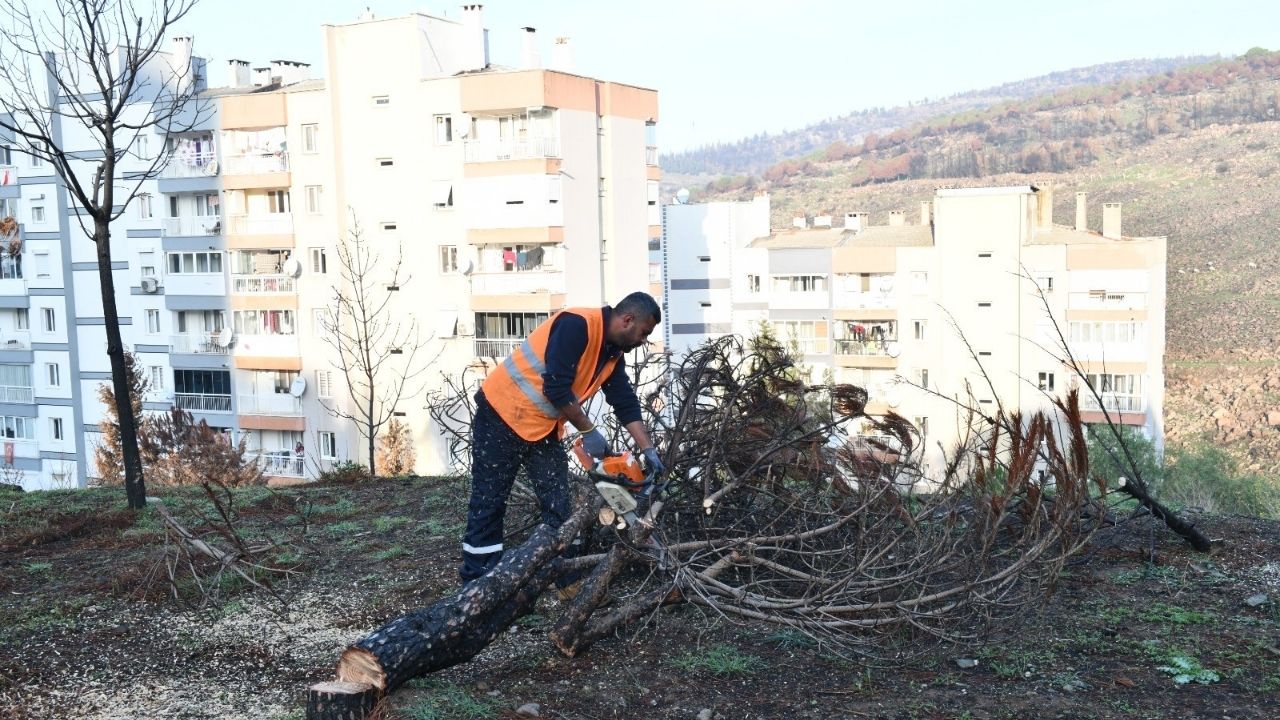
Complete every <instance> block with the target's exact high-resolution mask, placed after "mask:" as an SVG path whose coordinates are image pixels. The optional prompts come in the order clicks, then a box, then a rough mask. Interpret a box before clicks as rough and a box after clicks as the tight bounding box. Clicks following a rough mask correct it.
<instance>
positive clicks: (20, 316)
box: [13, 308, 31, 330]
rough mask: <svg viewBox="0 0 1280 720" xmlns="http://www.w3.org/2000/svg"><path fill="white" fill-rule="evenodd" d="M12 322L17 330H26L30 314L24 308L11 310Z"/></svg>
mask: <svg viewBox="0 0 1280 720" xmlns="http://www.w3.org/2000/svg"><path fill="white" fill-rule="evenodd" d="M13 324H14V327H15V328H17V329H18V330H27V329H29V328H30V327H31V314H30V313H29V312H28V311H27V309H26V308H18V309H17V310H14V311H13Z"/></svg>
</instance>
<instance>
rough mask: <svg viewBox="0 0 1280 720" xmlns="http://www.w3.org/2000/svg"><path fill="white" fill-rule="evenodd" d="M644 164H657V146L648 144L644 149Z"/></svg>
mask: <svg viewBox="0 0 1280 720" xmlns="http://www.w3.org/2000/svg"><path fill="white" fill-rule="evenodd" d="M644 164H645V165H657V164H658V148H656V147H654V146H652V145H650V146H648V147H646V148H645V149H644Z"/></svg>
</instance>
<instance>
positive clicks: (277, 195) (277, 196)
mask: <svg viewBox="0 0 1280 720" xmlns="http://www.w3.org/2000/svg"><path fill="white" fill-rule="evenodd" d="M290 205H291V203H290V202H289V191H288V190H268V191H267V212H270V213H287V212H290V211H291V208H290Z"/></svg>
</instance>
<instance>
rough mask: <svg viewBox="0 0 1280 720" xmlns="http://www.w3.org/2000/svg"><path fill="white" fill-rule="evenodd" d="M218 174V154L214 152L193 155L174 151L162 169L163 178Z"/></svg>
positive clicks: (199, 176) (172, 178)
mask: <svg viewBox="0 0 1280 720" xmlns="http://www.w3.org/2000/svg"><path fill="white" fill-rule="evenodd" d="M217 174H218V155H217V154H216V153H213V152H207V153H199V154H192V155H181V154H178V153H174V154H172V155H170V156H169V159H168V160H167V161H166V162H165V166H164V169H163V170H161V171H160V179H162V180H181V179H185V178H201V177H213V176H215V175H217Z"/></svg>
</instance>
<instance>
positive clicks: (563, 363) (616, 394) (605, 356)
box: [542, 305, 641, 425]
mask: <svg viewBox="0 0 1280 720" xmlns="http://www.w3.org/2000/svg"><path fill="white" fill-rule="evenodd" d="M601 310H602V312H603V314H604V326H605V327H606V328H607V327H609V318H610V317H611V316H612V315H613V308H611V307H609V306H608V305H605V306H604V307H603V308H601ZM586 348H587V320H586V318H584V317H582V316H581V315H575V314H574V313H566V312H562V313H559V314H558V315H556V317H555V319H554V320H552V321H551V335H550V337H548V338H547V353H546V358H545V361H546V365H547V371H546V372H544V373H542V394H543V395H545V396H546V397H547V399H548V400H550V401H551V404H552V405H555V406H556V407H563V406H565V405H568V404H569V403H571V402H574V401H576V400H577V399H578V398H577V397H575V396H574V394H573V378H574V376H575V375H577V371H578V359H579V358H581V357H582V353H583V351H584V350H586ZM615 357H616V358H618V364H617V365H614V366H613V372H612V373H610V374H609V379H608V380H605V381H604V385H602V386H601V387H600V389H601V390H603V391H604V398H605V400H608V401H609V405H611V406H612V407H613V413H614V415H616V416H617V418H618V422H620V423H622V424H623V425H626V424H627V423H630V422H634V421H636V420H639V419H641V417H640V400H639V399H637V398H636V393H635V390H633V389H632V388H631V381H630V380H629V379H627V360H626V358H625V357H624V356H623V355H622V349H621V348H619V347H617V346H615V345H612V344H610V343H609V342H608V340H606V341H605V342H604V343H602V344H601V345H600V356H599V357H598V358H596V370H595V371H596V372H597V373H598V372H600V370H601V369H602V368H603V367H604V364H605V363H606V362H608V361H609V359H610V358H615Z"/></svg>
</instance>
